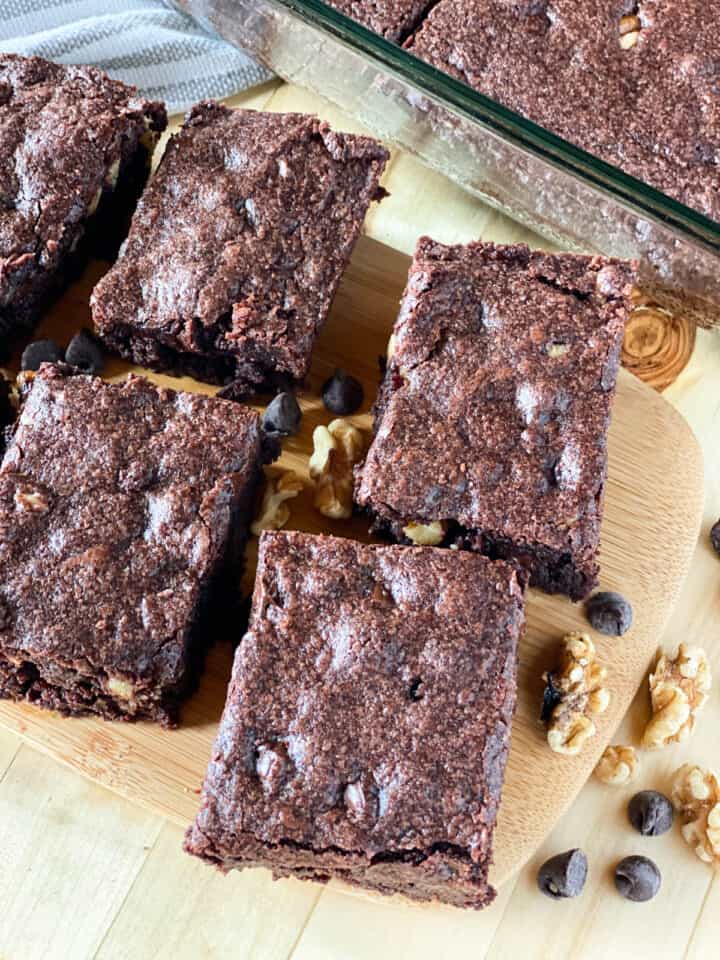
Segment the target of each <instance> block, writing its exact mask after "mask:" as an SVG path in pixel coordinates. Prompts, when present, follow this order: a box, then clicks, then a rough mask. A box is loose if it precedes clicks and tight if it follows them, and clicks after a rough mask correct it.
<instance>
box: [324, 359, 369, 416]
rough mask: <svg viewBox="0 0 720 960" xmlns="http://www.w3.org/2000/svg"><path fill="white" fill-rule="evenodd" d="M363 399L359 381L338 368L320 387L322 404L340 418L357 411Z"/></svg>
mask: <svg viewBox="0 0 720 960" xmlns="http://www.w3.org/2000/svg"><path fill="white" fill-rule="evenodd" d="M363 397H364V394H363V388H362V384H361V383H360V381H359V380H356V379H355V377H351V376H350V374H349V373H345V371H344V370H341V369H339V368H338V369H337V370H336V371H335V373H334V375H333V376H332V377H330V379H329V380H326V381H325V383H324V384H323V385H322V399H323V403H324V404H325V406H326V407H327V408H328V410H330V411H331V412H332V413H338V414H340V415H341V416H345V415H346V414H348V413H355V412H356V411H357V410H359V409H360V407H361V406H362V402H363Z"/></svg>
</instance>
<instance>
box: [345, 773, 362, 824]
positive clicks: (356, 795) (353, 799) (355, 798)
mask: <svg viewBox="0 0 720 960" xmlns="http://www.w3.org/2000/svg"><path fill="white" fill-rule="evenodd" d="M343 800H344V802H345V806H346V808H347V812H348V816H349V817H351V818H352V819H354V820H362V818H363V817H364V816H365V811H366V810H367V800H366V798H365V791H364V789H363V785H362V783H361V781H360V780H357V781H356V782H355V783H349V784H348V785H347V786H346V787H345V791H344V793H343Z"/></svg>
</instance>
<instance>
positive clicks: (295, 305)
mask: <svg viewBox="0 0 720 960" xmlns="http://www.w3.org/2000/svg"><path fill="white" fill-rule="evenodd" d="M387 157H388V154H387V151H386V150H385V149H384V148H383V147H381V146H380V145H379V144H377V143H376V142H375V141H374V140H370V139H368V138H366V137H355V136H350V135H349V134H343V133H334V132H333V131H332V130H330V128H329V127H328V125H327V124H325V123H321V122H320V121H319V120H317V119H316V118H314V117H309V116H304V115H302V114H277V113H274V114H273V113H258V112H256V111H254V110H229V109H227V108H226V107H223V106H220V105H218V104H216V103H211V102H208V103H201V104H199V105H198V106H196V107H193V109H192V110H191V111H190V113H189V114H188V116H187V118H186V120H185V124H184V126H183V127H182V129H181V131H180V132H179V133H178V134H177V135H176V136H175V137H173V138H172V140H171V141H170V143H169V145H168V148H167V150H166V152H165V155H164V157H163V159H162V161H161V164H160V168H159V170H158V172H157V175H156V176H155V178H154V179H153V181H152V183H151V184H150V186H149V187H148V189H147V190H146V191H145V194H144V196H143V197H142V199H141V201H140V203H139V204H138V208H137V211H136V213H135V216H134V218H133V222H132V227H131V230H130V235H129V237H128V240H127V242H126V244H125V245H124V247H123V250H122V252H121V255H120V259H119V260H118V262H117V263H116V264H115V266H114V267H113V268H112V269H111V270H110V271H109V273H107V274H106V275H105V277H103V279H102V280H101V281H100V282H99V283H98V285H97V286H96V288H95V290H94V293H93V298H92V303H93V319H94V322H95V325H96V327H97V331H98V333H99V334H100V336H101V337H102V339H103V340H104V341H105V343H106V344H107V345H108V346H109V347H110V348H111V349H113V350H116V351H117V352H119V353H120V354H122V355H123V356H125V357H127V358H128V359H130V360H132V361H134V362H136V363H140V364H142V365H144V366H150V367H154V368H156V369H166V370H172V371H174V372H177V373H188V374H190V375H192V376H195V377H197V378H199V379H201V380H208V381H210V382H213V383H225V384H228V385H229V387H228V390H227V393H226V394H225V395H227V396H232V397H233V398H239V397H242V396H244V395H248V394H252V393H255V392H260V391H265V390H271V389H274V388H276V387H278V386H280V385H285V384H287V383H288V381H290V382H299V381H302V379H303V378H304V377H305V375H306V373H307V370H308V367H309V365H310V357H311V353H312V348H313V345H314V343H315V339H316V337H317V334H318V332H319V330H320V328H321V327H322V325H323V323H324V322H325V318H326V317H327V314H328V311H329V309H330V305H331V303H332V299H333V296H334V294H335V290H336V288H337V285H338V283H339V281H340V276H341V274H342V272H343V270H344V269H345V266H346V264H347V262H348V260H349V258H350V253H351V251H352V248H353V246H354V244H355V241H356V239H357V237H358V235H359V233H360V228H361V226H362V222H363V218H364V217H365V212H366V210H367V208H368V206H369V204H370V202H371V201H372V200H374V199H377V198H379V197H380V196H381V191H380V188H379V187H378V180H379V178H380V175H381V173H382V171H383V168H384V166H385V163H386V160H387Z"/></svg>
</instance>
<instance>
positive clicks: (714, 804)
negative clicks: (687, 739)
mask: <svg viewBox="0 0 720 960" xmlns="http://www.w3.org/2000/svg"><path fill="white" fill-rule="evenodd" d="M672 802H673V806H674V807H675V809H676V810H677V811H678V812H679V813H680V816H681V817H682V818H683V821H684V823H683V826H682V827H681V833H682V835H683V839H684V840H685V842H686V843H687V844H688V846H690V847H692V848H693V850H694V851H695V853H696V854H697V856H698V857H700V859H701V860H704V861H705V862H706V863H712V864H714V865H715V866H717V867H720V782H719V781H718V777H717V774H716V773H714V772H713V771H712V770H706V769H704V768H703V767H699V766H696V765H694V764H691V763H686V764H685V765H684V766H682V767H680V768H679V770H676V771H675V775H674V777H673V786H672Z"/></svg>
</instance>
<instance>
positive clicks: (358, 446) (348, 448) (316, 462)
mask: <svg viewBox="0 0 720 960" xmlns="http://www.w3.org/2000/svg"><path fill="white" fill-rule="evenodd" d="M364 451H365V439H364V437H363V434H362V433H361V431H360V430H358V429H357V427H354V426H353V425H352V424H351V423H350V422H349V421H348V420H343V419H337V420H333V421H332V422H331V423H329V424H328V425H327V427H315V430H314V431H313V454H312V456H311V457H310V463H309V465H308V466H309V469H310V476H311V477H312V479H313V480H314V481H315V500H314V503H315V507H316V508H317V509H318V510H319V511H320V513H321V514H322V515H323V516H324V517H330V518H331V519H333V520H347V519H348V518H349V517H351V516H352V505H353V467H354V466H355V464H356V463H358V462H359V461H360V460H361V459H362V455H363V453H364Z"/></svg>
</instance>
